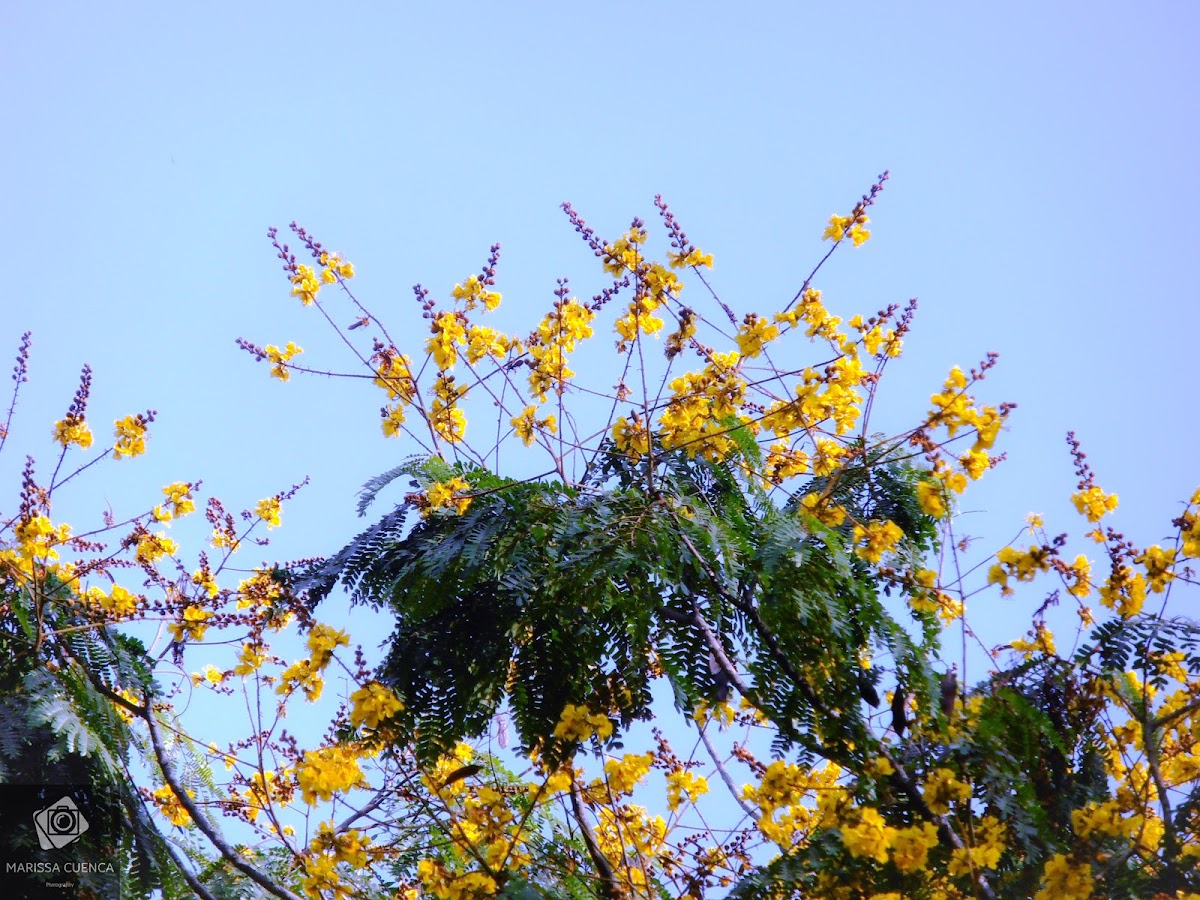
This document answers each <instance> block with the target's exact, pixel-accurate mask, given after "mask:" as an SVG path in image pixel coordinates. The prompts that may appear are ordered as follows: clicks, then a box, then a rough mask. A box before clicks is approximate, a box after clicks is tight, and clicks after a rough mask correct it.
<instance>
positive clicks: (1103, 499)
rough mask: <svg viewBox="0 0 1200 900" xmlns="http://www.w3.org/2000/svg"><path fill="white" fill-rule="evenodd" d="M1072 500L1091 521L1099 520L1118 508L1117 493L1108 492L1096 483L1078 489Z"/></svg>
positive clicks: (1077, 508)
mask: <svg viewBox="0 0 1200 900" xmlns="http://www.w3.org/2000/svg"><path fill="white" fill-rule="evenodd" d="M1071 502H1072V503H1074V504H1075V509H1076V510H1077V511H1078V512H1079V514H1080V515H1081V516H1085V517H1086V518H1087V520H1088V521H1089V522H1099V521H1100V520H1101V519H1102V518H1104V516H1105V515H1107V514H1108V513H1110V512H1112V511H1113V510H1114V509H1116V508H1117V495H1116V494H1106V493H1104V491H1103V490H1101V489H1100V488H1099V487H1097V486H1096V485H1094V484H1093V485H1092V486H1091V487H1088V488H1086V489H1085V490H1081V491H1078V492H1076V493H1074V494H1072V495H1071Z"/></svg>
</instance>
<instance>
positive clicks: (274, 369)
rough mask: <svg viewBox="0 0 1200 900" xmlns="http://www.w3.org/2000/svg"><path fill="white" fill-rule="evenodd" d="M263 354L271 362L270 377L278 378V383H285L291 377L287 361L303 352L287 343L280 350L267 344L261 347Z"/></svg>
mask: <svg viewBox="0 0 1200 900" xmlns="http://www.w3.org/2000/svg"><path fill="white" fill-rule="evenodd" d="M263 352H264V353H266V354H267V359H269V360H270V361H271V377H272V378H278V379H279V380H280V381H287V380H288V379H289V378H291V377H292V373H291V372H289V371H288V366H287V361H288V360H289V359H291V358H292V357H293V356H295V355H296V354H297V353H303V352H304V351H303V350H302V349H301V348H300V347H297V346H296V345H295V344H294V343H293V342H292V341H288V342H287V346H286V347H284V348H283V349H282V350H280V349H279V348H278V347H276V346H275V345H274V344H267V346H265V347H263Z"/></svg>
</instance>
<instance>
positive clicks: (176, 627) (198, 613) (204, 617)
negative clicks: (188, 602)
mask: <svg viewBox="0 0 1200 900" xmlns="http://www.w3.org/2000/svg"><path fill="white" fill-rule="evenodd" d="M211 618H212V613H211V612H209V611H208V610H207V609H202V608H201V607H199V606H188V607H186V608H185V609H184V610H183V618H182V620H181V621H179V622H174V623H172V624H171V635H172V636H173V637H174V638H175V640H176V641H182V640H183V639H184V637H185V636H187V637H189V638H191V639H192V640H196V641H202V640H204V632H205V631H207V630H208V626H207V625H205V624H204V623H205V622H207V621H208V620H209V619H211Z"/></svg>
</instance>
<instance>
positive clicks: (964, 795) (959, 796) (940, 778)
mask: <svg viewBox="0 0 1200 900" xmlns="http://www.w3.org/2000/svg"><path fill="white" fill-rule="evenodd" d="M970 796H971V786H970V785H969V784H966V783H965V782H962V781H959V780H958V778H957V777H956V776H955V774H954V771H953V770H951V769H946V768H938V769H934V770H933V771H932V772H930V773H929V775H928V777H926V779H925V788H924V797H925V805H926V806H928V807H929V809H930V810H931V811H932V812H933V813H934V814H935V815H939V816H944V815H946V813H948V812H950V804H951V803H953V802H954V801H955V800H967V799H969V798H970Z"/></svg>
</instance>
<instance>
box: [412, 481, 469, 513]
mask: <svg viewBox="0 0 1200 900" xmlns="http://www.w3.org/2000/svg"><path fill="white" fill-rule="evenodd" d="M470 489H471V485H470V484H468V483H467V482H466V481H464V480H463V479H462V478H460V477H458V476H457V475H455V476H454V477H453V478H451V479H450V480H449V481H439V482H435V483H434V484H431V485H430V486H429V487H428V488H427V489H426V491H425V494H424V497H420V496H418V498H417V505H418V506H419V507H420V510H421V517H422V518H425V517H428V516H429V514H430V513H431V512H434V511H435V510H439V509H446V508H450V509H452V510H453V511H454V513H455V515H459V516H461V515H462V514H463V513H465V512H466V511H467V509H469V508H470V506H471V497H470V496H468V495H466V494H464V493H463V492H464V491H469V490H470Z"/></svg>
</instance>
